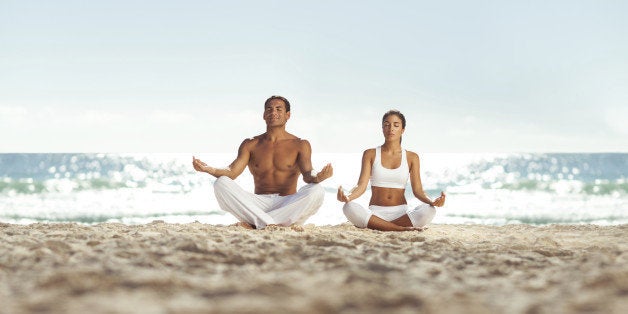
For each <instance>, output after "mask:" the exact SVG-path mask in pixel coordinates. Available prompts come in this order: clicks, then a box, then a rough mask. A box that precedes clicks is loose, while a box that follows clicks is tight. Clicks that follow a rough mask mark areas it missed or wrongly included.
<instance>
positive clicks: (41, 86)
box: [0, 0, 628, 153]
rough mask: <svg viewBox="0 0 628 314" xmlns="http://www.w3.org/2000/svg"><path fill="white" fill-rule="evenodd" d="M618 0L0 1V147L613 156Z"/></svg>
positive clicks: (620, 130)
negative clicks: (387, 115)
mask: <svg viewBox="0 0 628 314" xmlns="http://www.w3.org/2000/svg"><path fill="white" fill-rule="evenodd" d="M627 38H628V2H626V1H573V0H572V1H551V0H550V1H482V0H479V1H326V0H322V1H295V0H293V1H191V0H182V1H156V0H152V1H136V0H124V1H117V0H109V1H78V0H77V1H69V0H57V1H36V0H33V1H20V0H17V1H13V0H0V152H3V153H9V152H111V153H123V152H130V153H213V152H217V153H218V152H220V153H229V152H235V151H236V150H237V148H238V146H239V144H240V143H241V141H242V140H243V139H244V138H247V137H251V136H254V135H258V134H261V133H263V132H264V131H265V124H264V121H263V120H262V112H263V104H264V101H265V100H266V98H268V97H269V96H271V95H282V96H284V97H286V98H288V99H289V100H290V102H291V104H292V112H291V118H290V120H289V121H288V125H287V130H288V131H289V132H291V133H293V134H295V135H297V136H299V137H302V138H305V139H308V140H309V141H310V143H311V144H312V147H313V152H314V153H317V152H321V153H336V152H338V153H345V152H347V153H354V152H361V151H363V150H364V149H366V148H370V147H375V146H377V145H380V144H381V143H383V136H382V134H381V117H382V115H383V113H384V112H386V111H387V110H389V109H398V110H400V111H402V112H403V113H404V114H405V116H406V119H407V121H408V123H407V126H406V130H405V133H404V137H403V145H404V147H405V148H407V149H409V150H413V151H416V152H435V153H483V152H491V153H493V152H628V88H627V86H628V39H627Z"/></svg>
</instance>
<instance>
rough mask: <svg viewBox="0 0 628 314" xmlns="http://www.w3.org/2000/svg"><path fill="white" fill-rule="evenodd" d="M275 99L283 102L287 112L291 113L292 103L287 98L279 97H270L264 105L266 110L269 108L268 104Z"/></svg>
mask: <svg viewBox="0 0 628 314" xmlns="http://www.w3.org/2000/svg"><path fill="white" fill-rule="evenodd" d="M273 99H279V100H281V101H283V103H284V104H285V105H286V112H289V111H290V102H289V101H288V100H287V99H286V98H285V97H282V96H277V95H273V96H270V97H269V98H268V99H266V102H265V103H264V108H266V106H268V103H269V102H270V101H271V100H273Z"/></svg>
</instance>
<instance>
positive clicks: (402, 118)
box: [382, 109, 406, 129]
mask: <svg viewBox="0 0 628 314" xmlns="http://www.w3.org/2000/svg"><path fill="white" fill-rule="evenodd" d="M391 115H396V116H397V117H399V119H401V128H403V129H405V128H406V117H404V116H403V113H401V112H400V111H399V110H394V109H393V110H388V112H386V113H384V116H383V117H382V124H384V121H386V118H388V117H389V116H391Z"/></svg>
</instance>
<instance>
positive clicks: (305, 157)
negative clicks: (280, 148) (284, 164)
mask: <svg viewBox="0 0 628 314" xmlns="http://www.w3.org/2000/svg"><path fill="white" fill-rule="evenodd" d="M297 162H298V163H299V170H301V174H302V175H303V181H304V182H305V183H320V182H323V181H324V180H325V179H327V178H329V177H331V176H332V175H333V174H334V169H333V168H332V166H331V164H327V165H325V167H323V169H321V171H319V172H316V171H314V170H313V168H312V147H311V146H310V142H308V141H307V140H301V143H300V145H299V157H298V161H297Z"/></svg>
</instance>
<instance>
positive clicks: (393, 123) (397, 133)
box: [382, 114, 405, 141]
mask: <svg viewBox="0 0 628 314" xmlns="http://www.w3.org/2000/svg"><path fill="white" fill-rule="evenodd" d="M404 130H405V129H404V128H403V124H402V122H401V118H399V117H398V116H397V115H395V114H391V115H389V116H388V117H386V119H384V122H383V123H382V133H384V138H385V139H386V140H388V141H399V140H400V139H401V135H402V134H403V131H404Z"/></svg>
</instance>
